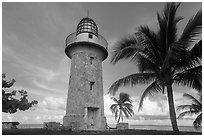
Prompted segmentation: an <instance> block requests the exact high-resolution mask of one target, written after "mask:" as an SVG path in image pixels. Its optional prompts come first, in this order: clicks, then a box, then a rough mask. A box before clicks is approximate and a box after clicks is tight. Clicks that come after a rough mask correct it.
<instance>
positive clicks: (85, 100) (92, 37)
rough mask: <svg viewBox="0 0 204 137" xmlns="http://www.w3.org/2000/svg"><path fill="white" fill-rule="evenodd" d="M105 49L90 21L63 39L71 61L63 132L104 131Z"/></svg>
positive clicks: (83, 23) (105, 43)
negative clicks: (103, 70)
mask: <svg viewBox="0 0 204 137" xmlns="http://www.w3.org/2000/svg"><path fill="white" fill-rule="evenodd" d="M107 46H108V44H107V41H106V40H105V39H104V38H103V37H102V36H101V35H99V33H98V27H97V25H96V23H95V22H94V21H93V20H92V19H91V18H89V17H87V18H83V19H82V20H81V21H80V22H79V24H78V25H77V30H76V32H74V33H72V34H70V35H69V36H68V37H67V38H66V48H65V53H66V55H67V56H68V57H69V58H70V59H71V71H70V78H69V89H68V96H67V106H66V115H65V116H64V118H63V125H64V127H65V128H66V129H72V130H102V129H105V128H106V118H105V116H104V100H103V78H102V61H104V60H105V59H106V58H107V56H108V52H107Z"/></svg>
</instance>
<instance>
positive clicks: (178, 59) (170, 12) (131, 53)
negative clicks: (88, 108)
mask: <svg viewBox="0 0 204 137" xmlns="http://www.w3.org/2000/svg"><path fill="white" fill-rule="evenodd" d="M179 6H180V3H167V4H166V5H165V7H164V9H163V12H162V13H161V14H159V13H157V20H158V26H159V27H158V31H153V30H152V29H150V28H149V27H148V26H140V27H138V29H137V32H135V33H134V34H132V35H129V36H127V37H124V38H123V39H121V40H119V41H118V42H117V43H116V44H115V45H114V47H113V52H112V57H111V63H112V64H116V63H118V62H119V61H121V60H130V61H131V62H132V63H134V64H135V65H136V66H137V67H138V68H139V72H137V73H134V74H131V75H129V76H126V77H123V78H121V79H119V80H117V81H115V82H114V83H113V84H112V85H111V87H110V88H109V93H110V94H113V95H114V94H115V93H116V92H117V91H118V89H119V88H120V87H124V86H129V85H130V86H136V85H138V84H148V87H147V88H146V90H145V91H144V92H143V95H142V97H141V100H140V104H139V110H140V109H142V105H143V101H144V98H145V97H146V96H148V95H154V94H155V93H167V97H168V102H169V113H170V118H171V122H172V127H173V130H174V131H175V133H178V132H179V130H178V127H177V121H176V113H175V108H174V100H173V89H172V85H173V84H177V85H182V86H187V87H191V88H194V89H196V90H198V91H201V89H202V81H201V79H200V77H202V64H201V63H202V50H201V49H202V40H201V37H200V35H201V32H202V10H199V11H198V12H197V13H196V15H195V16H193V17H192V18H191V19H190V20H189V22H188V23H187V25H186V26H185V28H184V30H183V32H182V33H181V36H180V37H179V36H178V35H177V23H178V22H180V21H181V20H182V19H183V17H180V16H177V15H176V12H177V9H178V8H179ZM195 42H197V43H196V44H194V43H195Z"/></svg>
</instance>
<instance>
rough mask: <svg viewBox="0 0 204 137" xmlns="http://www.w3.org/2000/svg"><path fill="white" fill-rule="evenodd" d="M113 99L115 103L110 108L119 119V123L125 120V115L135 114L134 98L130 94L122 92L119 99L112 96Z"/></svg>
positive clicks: (127, 116)
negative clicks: (133, 108)
mask: <svg viewBox="0 0 204 137" xmlns="http://www.w3.org/2000/svg"><path fill="white" fill-rule="evenodd" d="M111 99H112V100H113V101H114V102H115V103H114V104H112V105H111V106H110V110H111V112H112V113H113V114H115V119H118V120H117V124H118V123H119V122H120V120H122V121H123V115H125V117H126V118H129V116H133V115H134V112H133V110H132V107H133V106H132V100H131V99H130V96H129V94H127V93H120V94H119V98H118V99H117V98H115V97H111Z"/></svg>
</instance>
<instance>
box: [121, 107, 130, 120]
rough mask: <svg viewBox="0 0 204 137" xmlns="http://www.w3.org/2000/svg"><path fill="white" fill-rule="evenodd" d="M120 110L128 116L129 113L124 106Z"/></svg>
mask: <svg viewBox="0 0 204 137" xmlns="http://www.w3.org/2000/svg"><path fill="white" fill-rule="evenodd" d="M121 111H122V112H123V113H124V114H125V117H126V118H129V114H128V112H127V110H126V109H125V108H122V109H121Z"/></svg>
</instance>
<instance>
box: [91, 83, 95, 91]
mask: <svg viewBox="0 0 204 137" xmlns="http://www.w3.org/2000/svg"><path fill="white" fill-rule="evenodd" d="M94 84H95V82H93V81H91V82H90V90H93V86H94Z"/></svg>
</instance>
